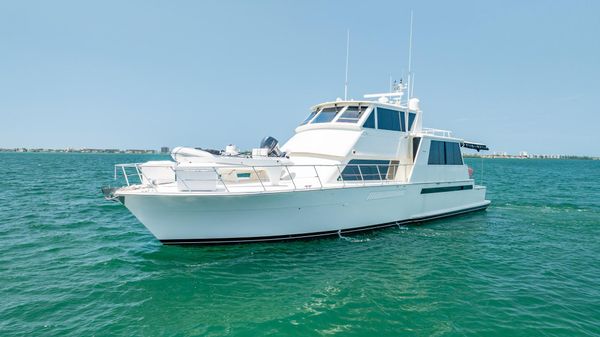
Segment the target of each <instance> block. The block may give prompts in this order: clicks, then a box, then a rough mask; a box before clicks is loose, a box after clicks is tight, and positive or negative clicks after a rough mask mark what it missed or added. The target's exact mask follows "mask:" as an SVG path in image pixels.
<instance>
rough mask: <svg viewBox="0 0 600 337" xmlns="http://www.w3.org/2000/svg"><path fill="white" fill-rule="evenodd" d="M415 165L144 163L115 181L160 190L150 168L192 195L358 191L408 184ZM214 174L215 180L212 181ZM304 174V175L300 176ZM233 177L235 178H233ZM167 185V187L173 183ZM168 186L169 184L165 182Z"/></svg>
mask: <svg viewBox="0 0 600 337" xmlns="http://www.w3.org/2000/svg"><path fill="white" fill-rule="evenodd" d="M412 166H413V165H411V164H329V165H296V164H295V165H271V166H269V165H261V166H257V165H256V166H255V165H215V166H202V167H188V168H182V167H178V168H177V169H175V168H174V167H173V166H154V165H147V164H143V163H130V164H117V165H115V167H114V179H115V180H116V179H117V178H118V176H119V174H118V173H119V172H120V173H121V175H122V177H123V178H124V181H125V184H126V185H127V186H131V185H133V184H134V182H135V181H134V179H135V180H137V181H138V184H144V185H148V186H150V187H155V188H156V187H157V186H158V185H161V183H157V182H156V181H154V180H153V179H151V178H152V177H148V176H147V175H146V174H145V173H144V169H146V168H163V169H169V170H170V171H171V173H172V174H173V176H174V180H173V181H169V182H170V183H173V182H181V184H182V185H183V186H184V190H188V191H192V190H194V189H193V188H191V185H192V184H193V183H194V182H196V183H197V182H206V183H216V186H217V187H218V186H222V187H223V189H224V190H225V191H227V192H231V190H232V189H235V188H240V187H248V186H249V185H251V183H254V186H256V187H260V189H261V190H263V191H265V192H266V191H269V190H277V189H281V186H284V185H290V187H291V188H293V189H294V190H306V189H323V188H339V187H356V186H360V185H363V186H365V185H373V184H390V183H401V182H406V181H407V180H408V178H409V177H408V175H409V174H410V172H411V168H412ZM269 168H280V169H281V171H280V176H279V179H277V180H278V181H280V182H282V183H283V185H282V184H272V181H271V179H270V178H269V176H268V174H267V169H269ZM190 172H197V173H205V174H206V173H208V176H209V178H206V179H198V178H189V177H182V175H184V173H190ZM211 174H212V177H213V178H210V176H211ZM238 174H248V177H247V178H239V176H238ZM300 174H302V175H300ZM232 177H233V178H232ZM169 182H167V183H169ZM163 183H165V182H163Z"/></svg>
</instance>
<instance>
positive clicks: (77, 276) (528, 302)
mask: <svg viewBox="0 0 600 337" xmlns="http://www.w3.org/2000/svg"><path fill="white" fill-rule="evenodd" d="M150 158H152V157H151V156H135V155H131V156H129V155H91V154H0V163H1V164H2V165H0V177H1V180H0V181H1V182H0V186H1V187H0V239H1V241H2V245H1V246H0V336H13V335H23V336H38V335H39V336H92V335H96V336H108V335H120V336H142V335H143V336H165V335H166V336H194V335H197V336H256V335H269V336H282V335H283V336H285V335H289V336H300V335H303V336H304V335H342V336H399V335H403V336H413V335H415V336H440V335H450V336H452V335H485V336H490V335H492V336H494V335H495V336H512V335H517V336H538V335H547V336H573V335H589V336H594V335H595V336H598V335H600V259H599V258H598V257H599V254H600V242H599V240H600V162H599V161H596V162H593V161H561V160H500V159H497V160H486V161H485V162H484V164H483V165H484V167H483V171H484V177H483V178H484V182H485V184H486V185H487V186H488V189H489V191H488V198H489V199H490V200H492V202H493V203H492V206H491V207H490V208H489V209H488V211H487V212H479V213H473V214H470V215H465V216H460V217H455V218H449V219H443V220H438V221H435V222H429V223H427V224H425V225H421V226H412V227H404V228H402V229H398V228H392V229H387V230H381V231H377V232H373V233H368V234H363V235H358V236H352V237H350V238H341V239H340V238H332V239H322V240H314V241H300V242H289V243H269V244H250V245H232V246H216V247H177V246H162V245H161V244H160V243H159V242H158V241H156V240H155V239H154V238H153V237H152V236H151V234H149V232H147V231H146V230H145V228H144V227H143V226H142V225H141V224H140V223H139V222H138V221H137V220H136V219H135V218H134V217H133V216H132V215H130V214H129V213H128V211H127V210H126V209H125V208H124V207H122V206H120V205H119V204H116V203H111V202H106V201H104V200H103V199H102V196H101V195H100V192H99V188H100V187H101V186H102V185H104V184H107V183H110V182H111V174H112V165H113V164H115V163H119V162H134V161H145V160H148V159H150ZM469 163H470V164H472V165H473V166H474V168H475V170H476V173H475V175H476V177H479V174H480V173H481V168H480V165H481V161H480V160H475V161H470V162H469ZM365 212H368V210H365ZM282 221H285V219H282Z"/></svg>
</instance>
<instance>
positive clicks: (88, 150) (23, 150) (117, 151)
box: [0, 147, 171, 154]
mask: <svg viewBox="0 0 600 337" xmlns="http://www.w3.org/2000/svg"><path fill="white" fill-rule="evenodd" d="M0 153H93V154H169V153H171V152H170V149H169V148H168V147H163V148H161V149H160V150H151V149H125V150H122V149H94V148H81V149H75V148H66V149H45V148H24V147H20V148H14V149H8V148H0Z"/></svg>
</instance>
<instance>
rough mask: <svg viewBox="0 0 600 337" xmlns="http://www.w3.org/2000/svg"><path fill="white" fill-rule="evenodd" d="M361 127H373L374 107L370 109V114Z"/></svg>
mask: <svg viewBox="0 0 600 337" xmlns="http://www.w3.org/2000/svg"><path fill="white" fill-rule="evenodd" d="M363 128H369V129H375V109H373V111H371V114H370V115H369V117H368V118H367V120H366V121H365V124H363Z"/></svg>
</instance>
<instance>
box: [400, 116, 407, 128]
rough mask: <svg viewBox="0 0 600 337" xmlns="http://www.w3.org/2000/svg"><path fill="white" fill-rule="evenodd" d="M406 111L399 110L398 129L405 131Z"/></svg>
mask: <svg viewBox="0 0 600 337" xmlns="http://www.w3.org/2000/svg"><path fill="white" fill-rule="evenodd" d="M404 116H406V113H405V112H404V111H400V130H401V131H406V117H404Z"/></svg>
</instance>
